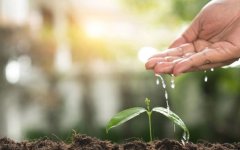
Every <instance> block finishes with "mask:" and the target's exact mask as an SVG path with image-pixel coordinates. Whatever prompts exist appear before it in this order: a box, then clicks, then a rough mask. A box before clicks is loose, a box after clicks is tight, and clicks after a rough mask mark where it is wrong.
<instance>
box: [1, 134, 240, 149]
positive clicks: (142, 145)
mask: <svg viewBox="0 0 240 150" xmlns="http://www.w3.org/2000/svg"><path fill="white" fill-rule="evenodd" d="M0 150H240V142H238V143H222V144H220V143H208V142H206V141H201V142H199V143H196V144H194V143H191V142H189V143H186V144H184V145H183V144H182V143H181V142H179V141H176V140H169V139H164V140H155V141H152V142H148V143H146V142H143V141H140V140H134V141H131V142H126V143H123V144H114V143H112V142H110V141H102V140H99V139H97V138H93V137H89V136H86V135H80V134H76V135H74V136H73V139H72V143H70V144H66V143H64V142H60V141H57V142H56V141H52V140H49V139H41V140H37V141H23V142H15V141H13V140H11V139H9V138H1V139H0Z"/></svg>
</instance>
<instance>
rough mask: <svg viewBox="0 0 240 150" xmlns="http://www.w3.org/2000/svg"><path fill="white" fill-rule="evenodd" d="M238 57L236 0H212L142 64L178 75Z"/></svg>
mask: <svg viewBox="0 0 240 150" xmlns="http://www.w3.org/2000/svg"><path fill="white" fill-rule="evenodd" d="M239 57H240V0H212V1H211V2H209V3H208V4H207V5H206V6H205V7H204V8H203V9H202V10H201V12H200V13H199V14H198V15H197V16H196V17H195V19H194V20H193V22H192V24H191V25H190V26H189V28H187V29H186V31H185V32H184V33H183V34H182V35H181V36H180V37H179V38H177V39H176V40H175V41H174V42H173V43H172V44H171V46H170V47H169V49H167V50H165V51H163V52H160V53H158V54H156V55H154V56H153V57H151V58H150V59H149V60H148V62H147V63H146V64H145V66H146V69H152V70H154V72H155V73H157V74H162V73H165V74H174V75H179V74H181V73H185V72H191V71H197V70H206V69H210V68H215V67H221V66H224V65H228V64H231V63H232V62H234V61H236V60H237V59H238V58H239Z"/></svg>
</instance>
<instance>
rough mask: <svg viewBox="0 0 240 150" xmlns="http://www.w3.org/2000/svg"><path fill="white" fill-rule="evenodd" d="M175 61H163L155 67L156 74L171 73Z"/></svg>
mask: <svg viewBox="0 0 240 150" xmlns="http://www.w3.org/2000/svg"><path fill="white" fill-rule="evenodd" d="M174 64H175V63H174V62H161V63H158V64H156V66H155V67H154V73H155V74H170V73H172V70H173V67H174Z"/></svg>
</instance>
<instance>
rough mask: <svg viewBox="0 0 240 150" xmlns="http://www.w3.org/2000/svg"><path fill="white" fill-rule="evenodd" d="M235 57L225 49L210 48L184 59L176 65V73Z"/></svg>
mask: <svg viewBox="0 0 240 150" xmlns="http://www.w3.org/2000/svg"><path fill="white" fill-rule="evenodd" d="M232 58H234V57H233V56H231V55H230V54H229V53H228V51H226V50H225V49H217V50H216V49H209V48H206V49H205V50H203V51H201V52H199V53H196V54H194V55H192V56H190V57H187V58H185V59H183V60H182V61H181V62H179V63H177V64H176V65H175V67H174V71H173V72H174V74H179V73H183V72H187V71H188V70H190V69H191V68H198V67H199V66H203V65H207V64H212V63H221V62H225V61H228V60H231V59H232Z"/></svg>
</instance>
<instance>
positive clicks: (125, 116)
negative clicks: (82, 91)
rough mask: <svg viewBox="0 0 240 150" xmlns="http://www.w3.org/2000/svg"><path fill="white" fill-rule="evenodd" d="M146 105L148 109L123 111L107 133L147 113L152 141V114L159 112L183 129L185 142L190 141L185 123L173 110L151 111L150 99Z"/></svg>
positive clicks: (108, 125) (118, 114)
mask: <svg viewBox="0 0 240 150" xmlns="http://www.w3.org/2000/svg"><path fill="white" fill-rule="evenodd" d="M145 104H146V108H147V109H145V108H142V107H133V108H129V109H126V110H123V111H121V112H119V113H117V114H116V115H115V116H113V117H112V118H111V119H110V121H109V122H108V124H107V127H106V132H107V133H108V131H109V130H110V129H111V128H113V127H117V126H119V125H121V124H123V123H125V122H127V121H128V120H130V119H132V118H134V117H136V116H138V115H140V114H142V113H144V112H146V113H147V115H148V124H149V139H150V141H152V112H157V113H160V114H162V115H164V116H166V117H167V118H168V119H170V120H171V121H172V122H173V123H175V124H176V125H178V126H179V127H180V128H182V129H183V131H184V133H183V140H185V141H188V140H189V137H190V134H189V131H188V129H187V127H186V125H185V124H184V122H183V121H182V119H181V118H180V117H178V115H176V114H175V113H173V112H172V111H171V110H169V109H167V108H163V107H155V108H153V109H152V110H151V109H150V100H149V99H148V98H146V99H145Z"/></svg>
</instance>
